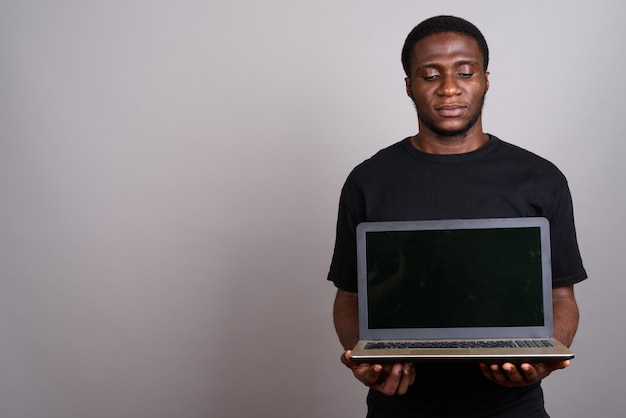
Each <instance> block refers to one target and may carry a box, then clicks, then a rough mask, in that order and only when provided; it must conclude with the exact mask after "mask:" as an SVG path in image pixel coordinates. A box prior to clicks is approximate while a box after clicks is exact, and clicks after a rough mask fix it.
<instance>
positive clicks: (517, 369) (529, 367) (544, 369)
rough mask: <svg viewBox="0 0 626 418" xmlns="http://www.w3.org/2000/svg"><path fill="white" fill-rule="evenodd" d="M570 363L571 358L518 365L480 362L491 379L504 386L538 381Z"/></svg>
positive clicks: (517, 385) (522, 384)
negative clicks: (556, 361)
mask: <svg viewBox="0 0 626 418" xmlns="http://www.w3.org/2000/svg"><path fill="white" fill-rule="evenodd" d="M569 365H570V361H569V360H565V361H561V362H558V363H546V364H542V363H536V364H530V363H522V364H520V365H518V366H516V365H514V364H513V363H504V364H491V365H487V364H486V363H480V369H481V370H482V372H483V374H484V375H485V376H486V377H487V378H488V379H489V380H491V381H493V382H496V383H498V384H500V385H502V386H506V387H509V388H515V387H522V386H529V385H532V384H534V383H537V382H539V381H540V380H541V379H543V378H545V377H546V376H548V375H549V374H550V373H552V372H553V371H555V370H558V369H564V368H566V367H567V366H569Z"/></svg>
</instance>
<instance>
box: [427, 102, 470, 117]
mask: <svg viewBox="0 0 626 418" xmlns="http://www.w3.org/2000/svg"><path fill="white" fill-rule="evenodd" d="M466 109H467V106H465V105H463V104H459V103H451V104H443V105H440V106H437V107H435V111H436V112H437V113H438V114H439V115H441V116H443V117H447V118H454V117H457V116H461V115H462V114H463V112H465V110H466Z"/></svg>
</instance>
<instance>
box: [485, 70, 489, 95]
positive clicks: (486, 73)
mask: <svg viewBox="0 0 626 418" xmlns="http://www.w3.org/2000/svg"><path fill="white" fill-rule="evenodd" d="M488 90H489V71H486V72H485V92H487V91H488Z"/></svg>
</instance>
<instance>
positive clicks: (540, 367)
mask: <svg viewBox="0 0 626 418" xmlns="http://www.w3.org/2000/svg"><path fill="white" fill-rule="evenodd" d="M552 310H553V317H554V336H555V338H556V339H557V340H559V341H561V342H562V343H563V344H565V345H566V346H568V347H569V346H570V345H571V344H572V341H573V340H574V335H575V334H576V329H578V317H579V314H578V305H577V304H576V299H575V298H574V286H573V285H572V286H564V287H557V288H554V289H552ZM569 364H570V361H569V360H565V361H561V362H558V363H551V364H530V363H523V364H521V365H518V366H516V365H514V364H512V363H504V364H502V365H498V364H492V365H487V364H485V363H481V364H480V368H481V370H482V372H483V374H484V375H485V376H486V377H487V378H489V379H491V380H493V381H494V382H496V383H499V384H501V385H503V386H508V387H520V386H528V385H532V384H533V383H536V382H538V381H540V380H541V379H544V378H545V377H547V376H548V375H549V374H550V373H552V372H553V371H555V370H558V369H564V368H566V367H567V366H569Z"/></svg>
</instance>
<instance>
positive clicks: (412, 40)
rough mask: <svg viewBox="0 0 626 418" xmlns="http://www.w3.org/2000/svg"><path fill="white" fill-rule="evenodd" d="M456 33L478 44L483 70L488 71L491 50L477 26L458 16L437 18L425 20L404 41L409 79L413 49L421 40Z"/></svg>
mask: <svg viewBox="0 0 626 418" xmlns="http://www.w3.org/2000/svg"><path fill="white" fill-rule="evenodd" d="M445 32H456V33H460V34H463V35H467V36H469V37H470V38H473V39H475V40H476V42H478V48H479V49H480V52H481V53H482V56H483V67H484V68H483V69H484V70H485V71H487V66H488V65H489V48H488V47H487V41H486V40H485V37H484V36H483V34H482V33H481V32H480V30H478V28H477V27H476V26H474V25H473V24H472V23H470V22H468V21H467V20H465V19H461V18H460V17H456V16H435V17H431V18H430V19H426V20H424V21H423V22H422V23H420V24H419V25H417V26H416V27H414V28H413V30H412V31H411V32H410V33H409V35H408V36H407V37H406V40H405V41H404V46H403V47H402V67H404V72H405V73H406V76H407V77H411V74H410V73H411V58H413V48H414V47H415V44H416V43H417V42H418V41H420V40H421V39H423V38H425V37H427V36H430V35H435V34H437V33H445Z"/></svg>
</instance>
